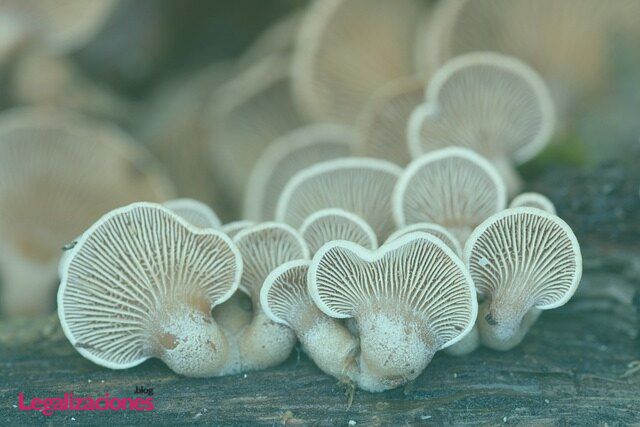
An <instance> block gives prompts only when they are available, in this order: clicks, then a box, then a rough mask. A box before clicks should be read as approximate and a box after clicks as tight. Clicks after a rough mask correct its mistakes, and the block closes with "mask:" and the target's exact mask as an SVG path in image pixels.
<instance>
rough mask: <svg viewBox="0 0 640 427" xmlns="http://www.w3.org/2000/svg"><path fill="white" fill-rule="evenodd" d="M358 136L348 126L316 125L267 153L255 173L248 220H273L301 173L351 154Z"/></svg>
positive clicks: (279, 141)
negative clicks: (281, 199)
mask: <svg viewBox="0 0 640 427" xmlns="http://www.w3.org/2000/svg"><path fill="white" fill-rule="evenodd" d="M354 138H355V137H354V132H353V130H352V129H351V128H349V127H347V126H344V125H334V124H314V125H310V126H305V127H302V128H299V129H296V130H293V131H291V132H289V133H287V134H286V135H283V136H282V137H280V138H278V139H276V140H275V141H274V142H273V143H272V144H271V145H270V146H269V147H267V148H266V149H265V150H264V153H263V154H262V155H261V156H260V159H259V160H258V161H257V163H256V165H255V167H254V168H253V170H252V171H251V176H250V177H249V184H248V187H247V191H246V194H245V202H244V209H245V210H244V217H245V218H247V219H251V220H254V221H266V220H273V219H274V216H275V210H276V204H277V202H278V196H279V195H280V193H281V192H282V189H283V188H284V187H285V185H286V184H287V182H288V181H289V179H291V177H292V176H293V175H295V174H296V173H297V172H299V171H301V170H302V169H305V168H307V167H309V166H312V165H314V164H316V163H319V162H323V161H327V160H333V159H337V158H339V157H347V156H349V155H350V154H351V146H352V145H353V140H354Z"/></svg>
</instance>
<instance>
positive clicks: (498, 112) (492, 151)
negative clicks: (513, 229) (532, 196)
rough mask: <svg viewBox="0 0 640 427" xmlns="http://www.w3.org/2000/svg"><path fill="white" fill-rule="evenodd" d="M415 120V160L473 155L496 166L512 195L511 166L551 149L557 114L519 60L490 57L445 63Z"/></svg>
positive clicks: (533, 74)
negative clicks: (451, 152) (439, 154)
mask: <svg viewBox="0 0 640 427" xmlns="http://www.w3.org/2000/svg"><path fill="white" fill-rule="evenodd" d="M426 97H427V101H426V103H424V104H422V105H421V106H420V107H418V108H417V109H416V110H415V111H414V112H413V114H412V115H411V118H410V122H409V130H408V136H409V148H410V150H411V153H412V155H413V156H414V157H418V156H420V155H421V154H423V153H425V152H428V151H432V150H436V149H439V148H443V147H448V146H462V147H467V148H470V149H473V150H474V151H476V152H478V153H479V154H481V155H483V156H484V157H486V158H487V159H489V160H490V161H491V162H493V163H494V165H495V166H496V168H497V169H498V171H499V172H500V174H501V175H502V177H503V178H504V180H505V183H506V184H507V187H508V189H509V191H510V193H511V194H514V193H516V192H517V191H518V188H519V187H520V185H521V182H520V177H519V176H518V174H517V172H516V171H515V170H514V168H513V163H514V162H515V163H518V164H520V163H523V162H526V161H527V160H530V159H531V158H533V157H535V156H536V155H537V154H538V153H539V152H540V151H541V150H542V149H543V148H544V147H545V146H546V144H547V143H548V141H549V139H550V138H551V136H552V134H553V129H554V125H555V109H554V105H553V102H552V100H551V95H550V94H549V90H548V89H547V87H546V85H545V83H544V82H543V80H542V78H541V77H540V76H539V75H538V74H537V73H536V72H535V71H534V70H533V69H531V68H530V67H529V66H528V65H526V64H524V63H522V62H520V61H519V60H517V59H515V58H512V57H508V56H504V55H499V54H496V53H489V52H475V53H470V54H466V55H463V56H460V57H457V58H454V59H452V60H451V61H449V62H447V64H445V65H444V66H443V67H442V68H440V69H439V70H438V71H437V72H436V74H435V75H434V76H433V78H432V79H431V81H430V82H429V85H428V87H427V94H426Z"/></svg>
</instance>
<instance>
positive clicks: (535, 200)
mask: <svg viewBox="0 0 640 427" xmlns="http://www.w3.org/2000/svg"><path fill="white" fill-rule="evenodd" d="M509 207H510V208H520V207H530V208H537V209H540V210H543V211H545V212H547V213H550V214H552V215H555V214H556V207H555V206H554V205H553V202H552V201H551V200H549V199H548V198H547V197H546V196H544V195H542V194H540V193H522V194H519V195H517V196H516V197H514V198H513V200H512V201H511V203H510V204H509Z"/></svg>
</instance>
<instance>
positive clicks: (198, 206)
mask: <svg viewBox="0 0 640 427" xmlns="http://www.w3.org/2000/svg"><path fill="white" fill-rule="evenodd" d="M163 205H164V207H165V208H167V209H169V210H170V211H172V212H173V213H175V214H176V215H178V216H180V217H182V218H184V219H185V220H186V221H187V222H188V223H189V224H191V225H193V226H195V227H198V228H215V229H219V228H221V227H222V223H221V222H220V218H218V215H216V213H215V212H214V211H213V210H211V208H210V207H209V206H207V205H205V204H204V203H202V202H200V201H198V200H194V199H173V200H169V201H168V202H164V203H163Z"/></svg>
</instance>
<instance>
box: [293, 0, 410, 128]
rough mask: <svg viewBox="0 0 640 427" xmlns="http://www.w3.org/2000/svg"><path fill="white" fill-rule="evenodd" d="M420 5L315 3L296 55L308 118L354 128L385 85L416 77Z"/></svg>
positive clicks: (298, 93) (299, 93)
mask: <svg viewBox="0 0 640 427" xmlns="http://www.w3.org/2000/svg"><path fill="white" fill-rule="evenodd" d="M421 10H422V7H421V4H420V2H419V1H416V0H396V1H393V2H388V1H386V0H317V1H315V2H313V3H312V4H311V6H310V7H309V9H308V10H307V13H306V15H305V17H304V18H303V21H302V23H301V24H300V33H299V34H298V40H297V45H296V47H295V50H294V55H293V71H292V82H293V93H294V96H295V99H296V101H297V103H298V105H299V106H300V108H301V110H302V111H304V112H305V113H306V114H307V115H308V116H309V117H311V118H313V119H314V120H319V121H325V120H326V121H332V122H338V123H347V124H353V123H354V122H355V120H356V117H357V115H358V114H359V113H360V111H361V109H362V107H363V106H364V104H365V102H366V101H367V99H368V98H369V97H370V96H371V95H372V94H373V93H374V92H375V91H376V90H377V89H378V88H380V87H381V86H383V85H384V84H385V83H387V82H389V81H391V80H394V79H397V78H400V77H404V76H408V75H411V74H413V63H412V62H413V44H414V38H415V27H416V25H417V20H418V19H417V18H418V17H419V16H420V12H421Z"/></svg>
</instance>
